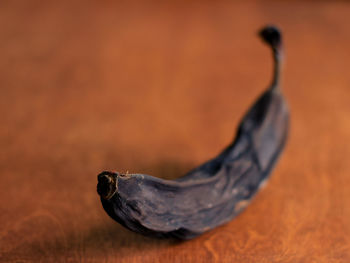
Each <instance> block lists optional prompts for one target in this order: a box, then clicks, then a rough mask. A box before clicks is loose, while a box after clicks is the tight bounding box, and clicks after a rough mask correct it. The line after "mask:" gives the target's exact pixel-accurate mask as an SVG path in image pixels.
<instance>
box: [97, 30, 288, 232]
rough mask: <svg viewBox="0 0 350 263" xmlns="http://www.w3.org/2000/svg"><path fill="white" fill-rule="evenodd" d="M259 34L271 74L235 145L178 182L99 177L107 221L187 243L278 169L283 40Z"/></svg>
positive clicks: (283, 112) (283, 119)
mask: <svg viewBox="0 0 350 263" xmlns="http://www.w3.org/2000/svg"><path fill="white" fill-rule="evenodd" d="M260 35H261V37H262V38H263V40H264V41H265V42H266V43H268V44H269V45H270V46H271V47H272V50H273V55H274V59H275V74H274V78H273V81H272V84H271V86H270V87H269V88H268V89H267V90H266V91H265V92H264V93H263V94H262V95H261V96H260V97H259V98H258V100H257V101H256V102H255V103H254V105H253V106H252V107H251V108H250V110H249V111H248V112H247V114H246V115H245V116H244V118H243V120H242V122H241V124H240V126H239V128H238V131H237V135H236V138H235V140H234V141H233V142H232V143H231V144H230V145H229V146H228V147H227V148H226V149H224V150H223V151H222V152H221V153H220V154H219V155H218V156H217V157H216V158H214V159H212V160H210V161H208V162H206V163H204V164H203V165H201V166H199V167H198V168H196V169H194V170H192V171H190V172H189V173H188V174H186V175H185V176H183V177H181V178H179V179H177V180H163V179H160V178H156V177H152V176H149V175H144V174H128V175H123V174H119V173H114V172H102V173H101V174H99V176H98V181H99V182H98V186H97V189H98V193H99V194H100V196H101V202H102V205H103V208H104V209H105V211H106V212H107V213H108V215H109V216H110V217H112V218H113V219H114V220H116V221H117V222H119V223H120V224H122V225H123V226H125V227H127V228H128V229H130V230H132V231H135V232H138V233H141V234H145V235H152V236H156V237H167V236H172V237H177V238H180V239H191V238H193V237H196V236H198V235H200V234H202V233H204V232H206V231H208V230H210V229H213V228H215V227H217V226H219V225H222V224H224V223H227V222H228V221H230V220H232V219H233V218H234V217H235V216H236V215H238V214H239V213H240V212H241V211H242V210H243V209H244V208H245V207H246V206H247V205H248V204H249V202H250V200H251V199H252V198H253V196H254V195H255V194H256V193H257V192H258V190H259V189H260V188H261V187H262V186H263V185H264V183H265V182H266V179H267V178H268V176H269V174H270V173H271V170H272V168H273V167H274V165H275V164H276V162H277V159H278V157H279V155H280V153H281V151H282V150H283V148H284V145H285V142H286V138H287V133H288V124H289V113H288V108H287V104H286V102H285V100H284V97H283V95H282V93H281V91H280V89H279V87H278V77H279V69H280V65H279V63H280V55H281V36H280V33H279V31H278V30H277V29H276V28H275V27H266V28H264V29H263V30H262V31H261V32H260Z"/></svg>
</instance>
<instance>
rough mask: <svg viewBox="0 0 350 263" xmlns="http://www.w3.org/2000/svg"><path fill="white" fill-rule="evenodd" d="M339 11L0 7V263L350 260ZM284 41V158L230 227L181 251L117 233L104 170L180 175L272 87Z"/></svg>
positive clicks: (264, 4) (83, 4)
mask: <svg viewBox="0 0 350 263" xmlns="http://www.w3.org/2000/svg"><path fill="white" fill-rule="evenodd" d="M349 12H350V4H349V2H347V1H163V2H162V1H147V2H146V1H144V2H141V1H137V2H136V1H7V0H2V1H1V2H0V36H1V38H0V39H1V40H0V91H1V93H0V94H1V96H0V119H1V126H0V127H1V128H0V149H1V151H0V193H1V200H0V226H1V227H0V260H1V261H2V262H39V261H43V262H50V261H51V262H349V261H350V247H349V246H350V238H349V236H350V225H349V222H350V208H349V201H350V191H349V184H350V178H349V174H350V163H349V161H348V159H349V157H350V147H349V146H350V145H349V140H350V119H349V114H350V103H349V99H350V74H349V72H348V71H349V68H350V52H349V46H350V31H349V26H350V16H349ZM266 24H275V25H277V26H278V27H279V28H280V29H281V30H282V32H283V34H284V42H285V51H286V54H285V67H284V72H283V76H282V79H283V82H282V84H283V87H282V89H283V92H284V94H285V96H286V98H287V100H288V102H289V105H290V108H291V112H292V125H291V132H290V137H289V141H288V145H287V148H286V150H285V152H284V154H283V156H282V158H281V159H280V162H279V163H278V166H277V168H276V169H275V171H274V172H273V176H272V177H271V180H270V182H269V184H268V186H267V187H266V188H265V189H264V190H263V191H262V192H261V193H259V195H258V196H257V198H256V200H255V201H254V202H253V203H252V204H251V205H250V206H249V207H248V208H247V210H246V211H245V212H244V213H242V214H241V215H240V216H239V217H238V218H237V219H236V220H234V221H232V222H231V223H229V224H227V225H225V226H222V227H219V228H218V229H215V230H214V231H211V232H209V233H207V234H205V235H203V236H201V237H199V238H198V239H195V240H193V241H189V242H186V243H177V242H174V241H171V240H160V241H159V240H154V239H149V238H145V237H142V236H139V235H136V234H134V233H131V232H129V231H128V230H125V229H124V228H122V227H121V226H119V225H118V224H117V223H115V222H113V221H112V220H111V219H110V218H109V217H108V216H107V214H106V213H105V212H104V211H103V209H102V206H101V204H100V201H99V197H98V195H97V193H96V184H97V179H96V176H97V174H98V173H99V172H101V171H102V170H117V171H120V172H126V171H128V172H129V173H136V172H142V173H147V174H152V175H155V176H158V177H162V178H168V179H172V178H176V177H179V176H181V175H183V174H184V173H186V171H187V170H189V169H191V168H193V167H195V166H196V165H198V164H200V163H202V162H204V161H205V160H207V159H209V158H211V157H213V156H215V155H216V154H217V153H218V152H219V151H220V150H221V149H222V148H224V147H225V146H226V145H227V144H228V143H229V142H230V141H231V140H232V139H233V137H234V134H235V129H236V126H237V124H238V122H239V120H240V118H241V116H242V114H243V113H244V112H245V111H246V110H247V109H248V107H249V106H250V105H251V103H252V102H253V101H254V100H255V99H256V97H257V96H258V95H259V94H260V93H261V92H262V91H263V90H264V89H265V88H266V87H267V85H268V84H269V81H270V79H271V74H272V59H271V54H270V51H269V50H268V48H267V47H266V46H265V45H264V44H263V43H262V42H261V41H260V39H258V37H257V35H256V33H257V31H258V30H259V29H260V28H261V27H262V26H264V25H266Z"/></svg>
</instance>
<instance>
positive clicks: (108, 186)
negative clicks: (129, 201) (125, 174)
mask: <svg viewBox="0 0 350 263" xmlns="http://www.w3.org/2000/svg"><path fill="white" fill-rule="evenodd" d="M117 175H118V174H117V173H113V172H102V173H100V174H99V175H98V176H97V180H98V184H97V193H98V194H99V195H100V196H101V197H102V198H104V199H107V200H109V199H111V198H112V197H113V195H114V194H115V193H116V192H117V190H118V189H117V178H118V177H117Z"/></svg>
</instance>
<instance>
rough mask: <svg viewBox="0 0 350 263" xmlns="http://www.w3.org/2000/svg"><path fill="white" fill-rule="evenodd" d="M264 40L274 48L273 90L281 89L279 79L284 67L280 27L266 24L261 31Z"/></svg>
mask: <svg viewBox="0 0 350 263" xmlns="http://www.w3.org/2000/svg"><path fill="white" fill-rule="evenodd" d="M259 35H260V37H261V38H262V40H263V41H264V42H265V43H266V44H268V45H269V46H270V47H271V49H272V54H273V60H274V72H273V78H272V82H271V86H270V88H271V89H272V90H277V89H279V80H280V75H281V68H282V58H283V45H282V36H281V33H280V31H279V29H278V28H277V27H275V26H266V27H264V28H263V29H262V30H260V32H259Z"/></svg>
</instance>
